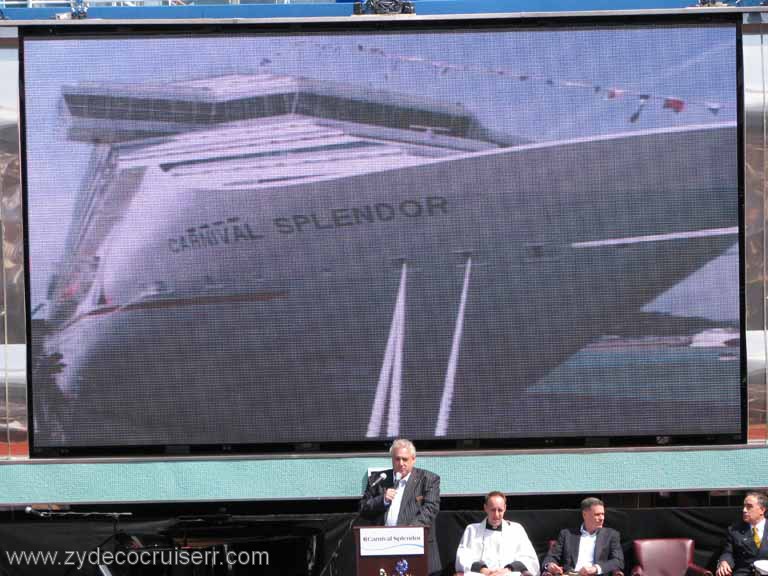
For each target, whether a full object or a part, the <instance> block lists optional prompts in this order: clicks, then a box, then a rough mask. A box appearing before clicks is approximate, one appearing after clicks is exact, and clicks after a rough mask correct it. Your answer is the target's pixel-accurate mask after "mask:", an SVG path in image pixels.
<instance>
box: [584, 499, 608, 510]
mask: <svg viewBox="0 0 768 576" xmlns="http://www.w3.org/2000/svg"><path fill="white" fill-rule="evenodd" d="M592 506H602V507H605V504H603V501H602V500H600V498H595V497H594V496H590V497H589V498H584V500H582V501H581V510H582V512H583V511H584V510H589V509H590V508H592Z"/></svg>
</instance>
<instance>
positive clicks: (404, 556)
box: [355, 526, 429, 576]
mask: <svg viewBox="0 0 768 576" xmlns="http://www.w3.org/2000/svg"><path fill="white" fill-rule="evenodd" d="M428 536H429V528H426V527H424V526H370V527H368V526H355V549H356V552H355V560H356V563H355V564H356V568H357V576H428V575H429V561H428V560H429V558H428V551H427V548H428V546H427V539H428Z"/></svg>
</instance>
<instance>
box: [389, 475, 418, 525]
mask: <svg viewBox="0 0 768 576" xmlns="http://www.w3.org/2000/svg"><path fill="white" fill-rule="evenodd" d="M410 477H411V474H410V472H409V473H408V476H405V477H404V478H400V481H399V482H398V483H397V484H396V485H395V498H394V500H392V502H391V503H390V505H389V510H387V518H386V520H385V522H384V526H397V517H398V516H399V514H400V504H401V503H402V501H403V492H405V483H406V482H408V478H410Z"/></svg>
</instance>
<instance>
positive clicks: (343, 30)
mask: <svg viewBox="0 0 768 576" xmlns="http://www.w3.org/2000/svg"><path fill="white" fill-rule="evenodd" d="M74 24H75V23H66V24H61V25H51V24H50V23H47V24H45V25H40V24H34V25H21V26H19V27H18V29H19V48H18V51H19V98H20V110H19V129H20V142H21V148H20V153H21V158H20V159H21V170H22V198H23V218H24V220H23V222H24V225H23V230H24V254H25V267H24V271H25V296H26V326H27V342H28V343H29V345H28V346H27V382H28V394H27V403H28V414H29V415H30V419H29V422H30V434H29V443H30V456H31V457H33V458H62V457H63V458H70V457H92V456H149V457H152V456H154V457H157V456H163V455H169V456H177V455H178V456H184V455H227V454H249V455H286V454H294V453H295V454H302V455H305V454H319V453H340V454H344V455H350V454H356V453H367V452H371V451H378V450H380V449H381V447H382V446H387V445H388V444H389V442H390V441H391V439H390V440H381V439H372V440H361V441H358V442H349V441H341V442H317V443H315V442H302V443H258V444H219V443H213V444H204V445H154V444H153V445H132V446H101V445H99V446H92V447H82V446H70V447H49V446H38V445H37V443H36V442H35V425H34V417H35V411H34V406H33V404H34V382H33V374H32V369H31V366H32V358H33V350H32V349H33V346H32V343H33V340H32V323H33V320H32V317H31V295H30V291H31V279H30V267H29V265H28V263H29V260H28V259H29V232H28V230H29V220H28V212H27V205H28V193H29V191H28V184H27V183H28V178H27V176H28V174H27V170H28V162H27V146H26V100H25V99H26V92H25V85H24V77H25V71H24V50H25V44H26V42H27V41H28V40H29V41H34V40H36V39H46V40H51V39H62V40H72V39H93V40H98V39H103V38H110V39H117V38H120V37H124V38H127V37H130V38H137V37H147V38H153V37H162V38H168V37H172V36H174V35H183V36H188V35H196V36H197V35H200V36H214V37H226V36H259V35H278V34H280V35H282V34H285V35H295V36H301V37H305V36H307V35H313V34H323V35H336V34H338V35H343V36H354V35H358V34H365V33H376V34H386V33H393V34H400V33H408V32H420V33H421V32H426V33H436V34H439V33H450V32H452V31H456V32H467V31H472V32H478V31H484V32H485V31H519V30H537V29H564V28H568V29H579V28H584V29H594V28H624V29H626V28H647V27H702V26H731V27H733V28H734V34H735V35H736V55H735V57H736V62H735V70H736V78H735V86H736V95H735V96H736V103H737V129H736V133H737V144H738V151H737V182H738V199H737V200H736V202H737V204H738V226H739V232H738V242H739V254H738V260H739V310H740V358H739V365H740V392H739V394H740V402H741V431H740V433H739V434H704V435H699V434H697V435H674V436H636V435H634V436H621V437H619V436H617V437H605V436H587V435H585V436H583V437H566V438H549V437H544V438H539V437H531V438H506V439H502V438H498V439H486V438H483V439H461V440H456V439H425V440H418V441H417V443H418V445H419V448H420V449H426V450H430V451H434V450H437V451H444V452H446V453H451V452H455V451H466V450H473V451H474V450H494V451H511V450H520V449H555V450H563V449H566V450H568V449H579V448H603V447H654V446H658V447H663V446H668V445H695V446H707V445H729V444H743V443H746V442H747V429H748V409H747V377H746V373H747V371H746V364H747V360H746V356H747V350H746V302H745V251H744V234H745V232H744V202H745V191H744V161H745V159H744V122H745V120H744V94H743V90H744V82H743V66H742V47H741V38H742V30H741V26H742V20H741V14H740V13H733V12H730V13H714V14H653V15H647V14H644V15H631V16H627V15H604V16H596V15H594V14H590V15H578V16H576V15H568V16H549V17H520V16H519V15H516V16H511V17H507V16H499V15H472V16H469V17H466V16H465V17H458V16H452V17H444V16H438V17H418V16H413V17H408V18H401V17H385V16H378V17H374V18H369V17H367V16H365V17H351V18H341V19H337V18H327V19H317V18H315V19H312V18H308V19H299V18H297V19H289V20H286V21H276V20H274V19H271V20H262V21H253V22H236V23H233V22H211V21H203V22H201V21H182V20H180V21H172V22H168V21H163V22H151V21H133V22H130V23H125V22H121V23H104V22H99V23H91V22H88V21H81V22H77V23H76V24H77V25H74Z"/></svg>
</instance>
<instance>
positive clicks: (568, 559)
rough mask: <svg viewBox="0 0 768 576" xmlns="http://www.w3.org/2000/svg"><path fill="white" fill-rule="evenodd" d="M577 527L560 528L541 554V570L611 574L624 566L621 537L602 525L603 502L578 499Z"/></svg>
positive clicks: (591, 499)
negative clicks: (579, 504) (579, 505)
mask: <svg viewBox="0 0 768 576" xmlns="http://www.w3.org/2000/svg"><path fill="white" fill-rule="evenodd" d="M581 517H582V519H583V523H582V525H581V527H580V528H566V529H564V530H561V531H560V535H559V536H558V538H557V544H555V545H554V546H553V547H552V549H551V550H550V551H549V553H548V554H547V555H546V556H545V557H544V562H543V570H544V571H545V572H549V573H550V574H553V575H557V574H562V573H563V572H578V573H579V576H594V575H595V574H610V573H612V572H616V571H621V570H623V569H624V552H623V551H622V549H621V537H620V536H619V533H618V532H617V531H616V530H612V529H611V528H604V527H603V523H604V522H605V505H604V504H603V502H602V501H601V500H599V499H598V498H585V499H584V500H582V501H581Z"/></svg>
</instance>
